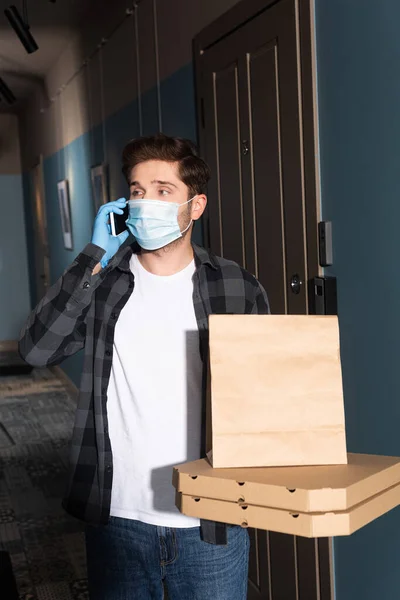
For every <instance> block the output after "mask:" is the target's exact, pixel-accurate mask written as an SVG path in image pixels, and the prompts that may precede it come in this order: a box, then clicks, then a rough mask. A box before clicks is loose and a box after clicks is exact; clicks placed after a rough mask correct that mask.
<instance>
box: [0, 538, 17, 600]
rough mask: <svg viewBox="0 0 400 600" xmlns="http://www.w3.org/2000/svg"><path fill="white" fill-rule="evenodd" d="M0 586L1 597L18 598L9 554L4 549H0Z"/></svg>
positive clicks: (13, 599) (12, 599)
mask: <svg viewBox="0 0 400 600" xmlns="http://www.w3.org/2000/svg"><path fill="white" fill-rule="evenodd" d="M0 586H1V597H2V598H4V599H7V600H18V591H17V584H16V583H15V577H14V572H13V568H12V564H11V559H10V555H9V553H8V552H6V551H5V550H1V551H0Z"/></svg>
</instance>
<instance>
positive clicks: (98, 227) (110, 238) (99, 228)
mask: <svg viewBox="0 0 400 600" xmlns="http://www.w3.org/2000/svg"><path fill="white" fill-rule="evenodd" d="M125 206H126V200H125V198H119V199H118V200H116V201H115V202H107V204H103V205H102V206H100V208H99V212H98V213H97V215H96V218H95V221H94V226H93V235H92V244H96V246H99V247H100V248H103V249H104V250H105V251H106V253H105V255H104V256H103V258H102V259H101V261H100V264H101V266H102V268H103V269H104V267H105V266H106V265H107V264H108V261H109V260H111V259H112V257H113V256H114V254H116V252H117V251H118V250H119V248H120V246H121V245H122V244H123V243H124V241H125V240H126V238H127V237H128V236H129V231H123V232H122V233H120V234H119V235H118V236H114V235H112V234H111V225H110V223H109V218H110V213H112V212H113V213H116V214H117V215H122V214H123V212H124V211H123V208H125Z"/></svg>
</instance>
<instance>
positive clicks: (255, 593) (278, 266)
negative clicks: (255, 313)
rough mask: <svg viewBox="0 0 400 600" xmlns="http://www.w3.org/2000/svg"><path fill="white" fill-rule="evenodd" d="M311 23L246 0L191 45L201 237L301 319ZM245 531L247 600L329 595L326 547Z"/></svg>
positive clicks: (312, 237)
mask: <svg viewBox="0 0 400 600" xmlns="http://www.w3.org/2000/svg"><path fill="white" fill-rule="evenodd" d="M310 23H311V19H310V4H309V1H308V0H305V1H302V0H300V2H299V3H297V2H296V0H280V1H279V2H268V1H265V0H264V2H261V1H260V0H251V1H250V2H249V0H245V2H241V3H239V4H238V5H237V6H235V7H234V8H233V9H232V10H231V11H229V13H227V15H226V16H225V17H222V18H221V19H219V20H218V21H217V22H216V23H214V24H212V25H211V26H210V27H209V28H207V29H206V30H205V31H203V32H202V33H201V34H200V35H199V36H198V38H197V39H196V40H195V61H196V80H197V102H198V112H199V139H200V146H201V150H202V154H203V156H204V158H205V159H206V160H207V162H208V163H209V165H210V167H211V169H212V172H213V177H212V180H211V182H210V186H209V191H208V197H209V204H208V209H207V218H206V224H205V231H206V235H207V237H208V239H207V240H206V241H207V242H208V243H209V245H210V247H211V249H212V250H213V251H214V252H216V253H217V254H219V255H222V256H225V257H226V258H229V259H232V260H235V261H236V262H238V263H240V264H241V265H243V266H244V267H245V268H247V269H248V270H249V271H250V272H251V273H253V274H254V275H255V276H256V277H257V278H258V279H259V280H260V281H261V283H262V284H263V285H264V287H265V288H266V290H267V293H268V296H269V299H270V303H271V310H272V312H273V313H278V314H285V313H288V314H305V313H307V312H308V305H309V297H308V296H309V282H310V281H311V280H312V278H313V277H315V276H317V275H318V270H319V268H318V260H317V202H316V182H315V172H316V169H315V142H314V129H313V128H314V121H313V89H312V85H313V84H312V52H311V33H310V30H311V25H310ZM250 536H251V556H250V569H249V599H251V600H253V599H254V600H255V599H258V600H260V599H265V600H331V597H332V590H331V583H330V571H331V561H330V553H331V548H330V545H331V543H330V541H329V540H319V541H316V540H308V539H303V538H295V537H293V536H288V535H281V534H277V533H272V532H264V531H254V530H253V531H250Z"/></svg>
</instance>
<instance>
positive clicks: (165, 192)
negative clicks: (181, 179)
mask: <svg viewBox="0 0 400 600" xmlns="http://www.w3.org/2000/svg"><path fill="white" fill-rule="evenodd" d="M160 194H161V196H168V194H169V190H160Z"/></svg>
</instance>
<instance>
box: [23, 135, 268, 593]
mask: <svg viewBox="0 0 400 600" xmlns="http://www.w3.org/2000/svg"><path fill="white" fill-rule="evenodd" d="M122 160H123V173H124V175H125V177H126V179H127V182H128V184H129V189H130V200H129V202H128V203H127V202H126V200H125V199H119V200H117V201H115V202H109V203H108V204H106V205H104V206H102V207H101V208H100V210H99V212H98V214H97V216H96V219H95V223H94V228H93V236H92V241H91V243H90V244H88V245H87V246H86V247H85V248H84V250H83V251H82V252H81V254H79V255H78V256H77V257H76V259H75V260H74V262H73V263H72V265H71V266H70V267H69V268H68V269H67V270H66V271H65V273H64V274H63V276H62V277H61V278H60V279H59V280H58V281H57V282H56V283H55V284H54V285H53V287H51V288H50V289H49V291H48V292H47V294H46V296H45V297H44V298H43V300H42V301H41V302H40V303H39V305H38V306H37V307H36V309H35V310H34V311H33V312H32V314H31V315H30V317H29V319H28V322H27V324H26V326H25V328H24V331H23V332H22V336H21V339H20V353H21V355H22V356H23V357H24V359H25V360H26V361H27V362H29V363H30V364H32V365H34V366H47V365H55V364H57V363H59V362H61V361H62V360H63V359H64V358H65V357H68V356H71V355H72V354H74V353H75V352H77V351H78V350H80V349H82V348H84V354H85V356H84V367H83V374H82V380H81V386H80V396H79V401H78V409H77V413H76V422H75V428H74V433H73V438H72V447H71V470H70V478H69V484H68V490H67V493H66V496H65V499H64V501H63V505H64V507H65V509H66V510H67V511H68V512H69V513H70V514H72V515H74V516H76V517H78V518H80V519H83V520H84V521H85V522H86V523H87V528H86V547H87V561H88V578H89V589H90V594H91V596H90V597H91V598H92V600H117V599H118V600H125V599H126V600H128V599H129V600H131V599H138V600H150V599H154V600H161V599H162V598H163V582H164V583H165V584H166V586H167V589H168V595H169V598H170V600H207V599H210V598H213V600H245V598H246V590H247V571H248V553H249V538H248V533H247V531H246V530H245V529H242V528H241V527H236V526H227V525H224V524H222V523H214V522H211V521H201V522H199V521H198V520H197V519H192V518H189V517H186V516H184V515H182V514H180V513H179V511H178V510H177V509H176V507H175V502H174V500H175V497H174V489H173V487H172V484H171V476H172V466H173V465H175V464H178V463H182V462H186V461H189V460H195V459H198V458H200V457H201V456H204V452H205V447H204V441H205V427H204V421H205V419H204V415H205V386H206V375H205V373H206V368H205V366H206V365H207V360H208V315H209V314H211V313H220V314H224V313H239V314H244V313H253V314H265V313H268V312H269V308H268V300H267V297H266V294H265V291H264V290H263V288H262V287H261V285H260V284H259V283H258V281H257V280H256V279H255V278H254V277H253V276H252V275H250V274H249V273H247V272H246V271H244V270H243V269H242V268H241V267H239V266H238V265H237V264H235V263H233V262H231V261H228V260H225V259H222V258H218V257H216V256H214V255H213V254H212V253H210V252H207V251H206V250H205V249H204V248H201V247H199V246H196V245H194V244H192V242H191V232H192V228H193V223H194V222H195V221H198V220H199V219H200V217H201V215H202V214H203V212H204V209H205V207H206V203H207V198H206V195H205V191H206V185H207V181H208V180H209V177H210V173H209V168H208V166H207V165H206V164H205V162H204V161H203V160H202V159H201V158H200V157H199V156H198V154H197V151H196V149H195V147H194V145H193V144H192V143H191V142H189V141H188V140H184V139H180V138H170V137H167V136H164V135H162V134H159V135H157V136H154V137H145V138H139V139H136V140H132V141H131V142H130V143H129V144H128V145H127V146H126V147H125V149H124V151H123V158H122ZM127 205H128V207H129V217H128V219H127V221H126V224H127V227H128V231H125V232H123V233H121V234H119V235H118V236H113V235H112V234H111V232H110V231H111V230H110V224H109V217H110V214H111V213H114V214H122V213H123V209H124V207H126V206H127ZM129 232H130V233H132V234H133V235H134V237H135V240H136V241H135V242H133V243H132V244H130V245H128V243H127V244H124V242H125V240H126V239H127V237H128V235H129Z"/></svg>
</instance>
